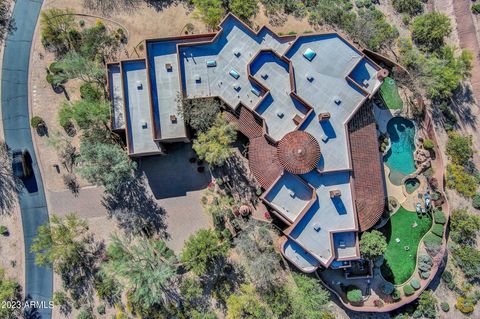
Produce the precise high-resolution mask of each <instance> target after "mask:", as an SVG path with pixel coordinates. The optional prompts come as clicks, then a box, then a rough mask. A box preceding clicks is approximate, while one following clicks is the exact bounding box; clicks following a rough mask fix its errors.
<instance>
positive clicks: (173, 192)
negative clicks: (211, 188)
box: [139, 143, 212, 199]
mask: <svg viewBox="0 0 480 319" xmlns="http://www.w3.org/2000/svg"><path fill="white" fill-rule="evenodd" d="M167 152H168V154H167V155H166V156H150V157H145V158H142V159H141V161H140V163H139V169H140V171H142V172H143V173H144V174H145V176H146V178H147V181H148V184H149V186H150V188H151V190H152V193H153V196H155V198H156V199H164V198H170V197H179V196H185V195H186V194H187V192H192V191H196V190H201V189H204V188H205V187H207V186H208V184H209V183H210V181H211V179H212V178H211V175H210V171H209V169H208V166H207V165H206V163H202V162H201V161H200V162H199V161H198V158H197V157H196V154H195V152H194V151H193V149H192V145H191V144H180V143H179V144H173V145H169V146H168V148H167ZM193 158H195V162H191V159H193ZM200 167H203V172H199V168H200Z"/></svg>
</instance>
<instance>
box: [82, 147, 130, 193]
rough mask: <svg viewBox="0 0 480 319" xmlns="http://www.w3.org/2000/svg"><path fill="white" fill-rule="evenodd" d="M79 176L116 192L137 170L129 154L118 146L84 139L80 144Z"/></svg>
mask: <svg viewBox="0 0 480 319" xmlns="http://www.w3.org/2000/svg"><path fill="white" fill-rule="evenodd" d="M79 164H80V167H79V168H78V172H79V174H80V175H81V176H82V177H83V178H85V179H86V180H87V181H89V182H90V183H95V184H98V185H102V186H104V187H105V189H106V190H107V191H110V192H112V191H115V190H116V189H118V188H119V187H120V186H122V185H125V184H127V183H128V182H130V181H131V180H132V178H133V170H135V169H136V168H137V165H136V163H135V162H132V161H131V160H130V158H129V157H128V155H127V152H126V151H125V150H124V149H123V148H122V147H121V146H119V145H118V144H114V143H107V142H101V141H100V142H96V141H95V140H94V139H90V138H89V139H85V138H84V139H82V141H81V143H80V160H79Z"/></svg>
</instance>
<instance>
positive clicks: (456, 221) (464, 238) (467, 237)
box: [450, 208, 480, 245]
mask: <svg viewBox="0 0 480 319" xmlns="http://www.w3.org/2000/svg"><path fill="white" fill-rule="evenodd" d="M479 231H480V216H478V215H476V214H471V213H469V212H468V210H467V209H465V208H463V209H456V210H454V211H453V212H452V215H451V217H450V237H451V238H452V240H453V241H455V242H457V243H461V244H470V245H471V244H474V243H475V238H476V236H477V234H478V232H479Z"/></svg>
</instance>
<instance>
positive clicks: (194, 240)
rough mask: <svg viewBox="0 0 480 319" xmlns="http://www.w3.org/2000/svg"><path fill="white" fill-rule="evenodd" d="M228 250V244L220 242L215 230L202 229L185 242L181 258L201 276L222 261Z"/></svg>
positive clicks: (187, 266) (188, 267)
mask: <svg viewBox="0 0 480 319" xmlns="http://www.w3.org/2000/svg"><path fill="white" fill-rule="evenodd" d="M227 251H228V246H227V245H226V244H225V243H222V242H220V240H219V238H218V237H217V235H216V234H215V232H214V231H212V230H210V229H200V230H199V231H197V232H196V233H195V234H193V235H191V236H190V237H189V238H188V240H187V241H186V242H185V246H184V247H183V250H182V257H181V259H182V262H183V263H184V264H185V267H186V268H187V269H189V270H192V271H193V272H194V273H195V274H197V275H199V276H201V275H204V274H205V273H207V272H208V270H209V269H212V268H213V267H214V266H215V265H216V264H217V263H219V262H220V263H221V262H222V260H223V259H224V258H225V257H226V255H227Z"/></svg>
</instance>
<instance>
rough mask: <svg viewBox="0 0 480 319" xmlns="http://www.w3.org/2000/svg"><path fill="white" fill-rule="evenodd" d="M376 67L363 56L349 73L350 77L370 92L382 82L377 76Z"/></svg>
mask: <svg viewBox="0 0 480 319" xmlns="http://www.w3.org/2000/svg"><path fill="white" fill-rule="evenodd" d="M377 72H378V69H377V68H375V66H374V65H372V64H371V63H370V62H369V61H368V59H367V58H365V57H364V58H363V59H362V60H361V61H360V63H358V64H357V65H356V66H355V68H354V69H353V70H352V72H351V73H350V77H351V78H352V79H353V80H354V81H355V82H356V83H358V84H359V85H360V86H361V87H362V88H363V89H365V90H366V91H367V92H368V93H370V94H372V93H373V92H374V91H375V90H376V89H377V88H378V87H379V86H380V85H381V84H382V82H381V81H379V80H378V78H377Z"/></svg>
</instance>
